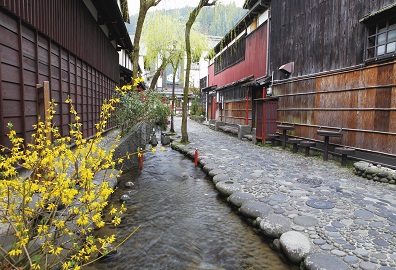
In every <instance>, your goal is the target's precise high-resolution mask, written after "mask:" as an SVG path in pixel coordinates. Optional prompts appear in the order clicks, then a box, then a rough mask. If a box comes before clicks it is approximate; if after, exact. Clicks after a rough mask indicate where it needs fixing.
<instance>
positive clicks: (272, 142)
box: [267, 134, 279, 146]
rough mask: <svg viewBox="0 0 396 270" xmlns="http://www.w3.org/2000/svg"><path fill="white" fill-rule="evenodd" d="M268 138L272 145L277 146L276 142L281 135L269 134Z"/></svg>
mask: <svg viewBox="0 0 396 270" xmlns="http://www.w3.org/2000/svg"><path fill="white" fill-rule="evenodd" d="M267 138H268V139H269V140H271V145H272V146H275V140H276V139H279V134H268V135H267Z"/></svg>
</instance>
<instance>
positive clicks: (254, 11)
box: [214, 0, 271, 54]
mask: <svg viewBox="0 0 396 270" xmlns="http://www.w3.org/2000/svg"><path fill="white" fill-rule="evenodd" d="M270 3H271V0H250V1H246V3H245V5H244V6H243V8H244V9H249V11H248V12H247V13H246V15H245V16H244V17H243V18H242V19H240V20H239V22H238V23H237V24H236V25H235V26H234V28H232V29H231V31H229V32H228V33H227V34H226V35H225V36H224V37H223V38H222V40H221V41H220V42H219V43H217V45H216V46H215V47H214V52H215V53H216V54H217V53H219V52H220V51H221V50H222V48H223V47H224V46H225V45H226V44H228V43H230V42H231V41H232V40H233V39H234V38H235V37H236V36H238V35H239V34H241V33H242V32H243V31H245V30H246V28H247V26H249V25H250V24H251V23H252V22H253V21H254V19H255V18H256V17H257V15H259V14H261V13H263V12H264V11H266V10H267V9H268V8H269V7H270Z"/></svg>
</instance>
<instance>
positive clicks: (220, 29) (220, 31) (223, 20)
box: [126, 3, 247, 36]
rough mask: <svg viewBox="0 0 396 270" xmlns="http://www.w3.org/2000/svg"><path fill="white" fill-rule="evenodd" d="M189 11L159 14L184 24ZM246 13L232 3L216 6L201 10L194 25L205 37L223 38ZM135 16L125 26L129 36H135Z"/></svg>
mask: <svg viewBox="0 0 396 270" xmlns="http://www.w3.org/2000/svg"><path fill="white" fill-rule="evenodd" d="M190 11H191V7H186V8H180V9H171V10H161V11H159V12H163V13H165V14H167V15H169V16H172V17H178V18H180V20H181V21H182V22H184V23H185V22H186V21H187V19H188V16H189V14H190ZM246 12H247V10H245V9H243V8H238V7H236V6H235V4H234V3H231V4H227V5H223V4H218V5H216V6H215V7H207V8H204V9H202V10H201V12H200V14H199V16H198V18H197V20H196V22H195V23H196V24H197V25H198V26H199V28H200V30H201V32H202V33H203V34H205V35H210V36H224V35H225V34H227V33H228V32H229V31H230V30H231V29H232V27H233V26H234V25H235V24H236V23H237V22H238V21H239V20H240V19H241V18H242V17H243V16H244V15H245V14H246ZM137 16H138V15H137V14H136V15H134V16H131V17H130V22H131V23H130V24H126V26H127V29H128V32H129V33H130V34H131V35H134V34H135V29H136V23H137ZM147 16H153V13H152V12H149V13H148V15H147ZM146 19H147V18H146Z"/></svg>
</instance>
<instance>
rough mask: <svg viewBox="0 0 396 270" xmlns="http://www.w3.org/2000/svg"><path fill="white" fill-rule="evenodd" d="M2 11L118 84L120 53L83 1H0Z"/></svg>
mask: <svg viewBox="0 0 396 270" xmlns="http://www.w3.org/2000/svg"><path fill="white" fill-rule="evenodd" d="M0 8H4V9H7V10H9V11H10V12H11V13H13V14H15V15H16V16H17V18H20V19H21V20H22V21H24V22H26V23H28V24H29V25H31V26H33V27H34V28H35V29H37V30H38V31H39V32H40V33H42V34H44V35H45V36H47V37H49V38H50V39H51V41H53V42H55V43H57V44H59V45H60V46H62V47H63V48H66V49H67V50H68V51H70V52H71V53H72V54H74V55H76V56H77V57H79V58H81V59H84V61H85V62H87V63H88V64H89V65H91V66H92V67H94V68H96V69H97V70H100V71H101V72H102V73H103V74H104V75H106V76H108V77H109V78H111V79H113V80H114V81H118V79H119V78H118V77H119V70H118V53H117V51H116V50H115V49H114V45H113V44H111V42H110V41H109V38H108V37H107V36H106V35H105V33H104V32H103V31H102V29H101V27H100V26H99V25H98V23H97V22H96V20H95V18H94V17H93V16H92V15H91V13H90V12H89V10H88V9H87V8H86V6H85V4H84V3H83V1H80V0H56V1H48V0H0ZM99 55H100V57H98V56H99Z"/></svg>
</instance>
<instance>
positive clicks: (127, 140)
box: [113, 123, 153, 171]
mask: <svg viewBox="0 0 396 270" xmlns="http://www.w3.org/2000/svg"><path fill="white" fill-rule="evenodd" d="M152 133H153V125H152V124H149V123H141V124H137V125H136V126H135V127H133V129H132V130H131V131H130V132H129V133H128V134H127V135H126V136H124V137H122V138H121V140H120V143H119V144H118V146H117V148H116V149H115V152H114V155H113V159H114V160H117V159H119V158H122V157H125V156H126V155H127V153H128V154H131V156H130V158H129V159H124V161H123V163H122V165H117V166H118V167H117V169H121V167H122V170H123V171H128V170H132V169H133V168H136V167H138V166H139V159H138V156H137V154H136V153H137V151H138V147H140V148H143V149H144V148H145V146H146V145H147V144H148V143H149V141H150V136H151V135H152Z"/></svg>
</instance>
